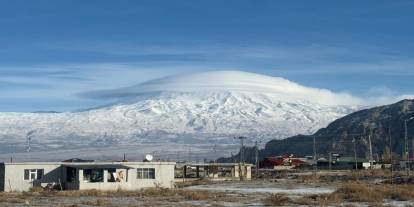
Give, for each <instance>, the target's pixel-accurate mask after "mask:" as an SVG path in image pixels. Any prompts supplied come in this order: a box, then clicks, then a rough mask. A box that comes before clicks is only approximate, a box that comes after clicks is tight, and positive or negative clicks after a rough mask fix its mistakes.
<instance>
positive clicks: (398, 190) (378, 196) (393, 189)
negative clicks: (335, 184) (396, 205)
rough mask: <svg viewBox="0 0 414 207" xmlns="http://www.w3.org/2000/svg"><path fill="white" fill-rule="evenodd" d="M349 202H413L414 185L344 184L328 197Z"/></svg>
mask: <svg viewBox="0 0 414 207" xmlns="http://www.w3.org/2000/svg"><path fill="white" fill-rule="evenodd" d="M334 197H336V198H341V199H343V200H347V201H351V202H371V203H381V202H383V200H384V199H391V200H400V201H406V200H414V185H372V184H366V183H359V182H351V183H346V184H344V185H343V186H341V187H340V188H339V189H338V190H337V191H335V192H334V193H332V194H330V195H329V199H330V200H332V199H333V198H334Z"/></svg>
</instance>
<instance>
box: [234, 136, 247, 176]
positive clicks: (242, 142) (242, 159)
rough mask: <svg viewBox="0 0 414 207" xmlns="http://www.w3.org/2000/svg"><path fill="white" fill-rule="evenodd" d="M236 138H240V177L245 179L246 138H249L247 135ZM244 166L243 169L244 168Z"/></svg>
mask: <svg viewBox="0 0 414 207" xmlns="http://www.w3.org/2000/svg"><path fill="white" fill-rule="evenodd" d="M235 139H239V140H240V152H239V153H240V160H239V177H240V180H243V177H244V176H245V175H244V173H243V172H244V140H245V139H247V138H246V137H241V136H240V137H235ZM242 167H243V170H242Z"/></svg>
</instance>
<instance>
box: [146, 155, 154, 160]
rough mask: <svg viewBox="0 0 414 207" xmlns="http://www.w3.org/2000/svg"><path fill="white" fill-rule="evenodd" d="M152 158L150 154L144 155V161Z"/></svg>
mask: <svg viewBox="0 0 414 207" xmlns="http://www.w3.org/2000/svg"><path fill="white" fill-rule="evenodd" d="M152 159H154V157H153V156H152V155H149V154H148V155H145V160H146V161H152Z"/></svg>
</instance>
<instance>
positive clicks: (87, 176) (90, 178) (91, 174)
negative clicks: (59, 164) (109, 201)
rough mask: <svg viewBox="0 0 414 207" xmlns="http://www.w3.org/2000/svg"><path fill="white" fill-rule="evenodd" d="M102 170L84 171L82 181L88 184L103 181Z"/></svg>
mask: <svg viewBox="0 0 414 207" xmlns="http://www.w3.org/2000/svg"><path fill="white" fill-rule="evenodd" d="M103 174H104V172H103V169H84V170H83V180H84V181H85V182H90V183H99V182H103V181H104V178H103V177H104V176H103Z"/></svg>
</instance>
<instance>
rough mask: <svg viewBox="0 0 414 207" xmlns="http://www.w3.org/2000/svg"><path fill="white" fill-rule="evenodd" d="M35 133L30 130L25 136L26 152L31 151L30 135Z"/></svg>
mask: <svg viewBox="0 0 414 207" xmlns="http://www.w3.org/2000/svg"><path fill="white" fill-rule="evenodd" d="M35 132H36V130H31V131H29V132H28V133H27V134H26V139H27V149H26V151H27V152H30V150H31V149H32V146H31V145H32V143H31V141H32V135H33V134H34V133H35Z"/></svg>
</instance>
